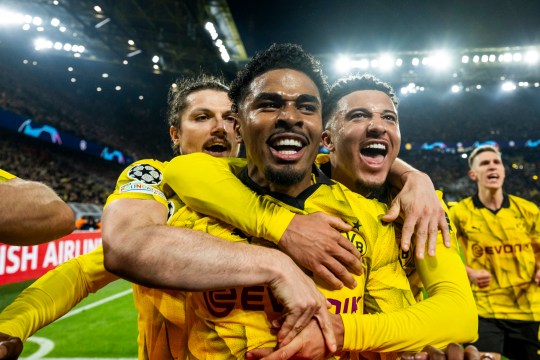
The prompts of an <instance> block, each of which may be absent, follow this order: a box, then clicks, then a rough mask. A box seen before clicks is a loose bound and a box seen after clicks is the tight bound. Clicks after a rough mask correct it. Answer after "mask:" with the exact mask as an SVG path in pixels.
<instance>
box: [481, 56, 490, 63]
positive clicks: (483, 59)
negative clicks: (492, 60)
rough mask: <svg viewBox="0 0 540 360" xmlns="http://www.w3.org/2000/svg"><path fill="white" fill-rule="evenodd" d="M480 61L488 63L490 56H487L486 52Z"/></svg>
mask: <svg viewBox="0 0 540 360" xmlns="http://www.w3.org/2000/svg"><path fill="white" fill-rule="evenodd" d="M480 61H482V62H483V63H487V62H488V61H489V56H487V55H486V54H484V55H482V58H481V59H480Z"/></svg>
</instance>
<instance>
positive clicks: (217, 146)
mask: <svg viewBox="0 0 540 360" xmlns="http://www.w3.org/2000/svg"><path fill="white" fill-rule="evenodd" d="M204 150H205V151H207V152H210V153H214V154H220V153H224V152H227V151H229V150H230V146H229V145H228V143H225V142H211V143H209V144H206V145H205V146H204Z"/></svg>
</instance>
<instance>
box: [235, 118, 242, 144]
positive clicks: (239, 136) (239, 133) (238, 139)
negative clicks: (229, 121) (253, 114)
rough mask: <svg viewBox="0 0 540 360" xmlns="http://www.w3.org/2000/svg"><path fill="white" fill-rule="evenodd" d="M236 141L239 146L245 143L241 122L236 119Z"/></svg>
mask: <svg viewBox="0 0 540 360" xmlns="http://www.w3.org/2000/svg"><path fill="white" fill-rule="evenodd" d="M234 139H235V140H236V142H238V143H239V144H243V143H244V139H243V138H242V126H241V125H240V121H239V120H238V119H234Z"/></svg>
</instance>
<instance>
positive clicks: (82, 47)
mask: <svg viewBox="0 0 540 360" xmlns="http://www.w3.org/2000/svg"><path fill="white" fill-rule="evenodd" d="M85 50H86V48H85V47H84V45H79V52H80V53H81V54H82V53H83V52H85Z"/></svg>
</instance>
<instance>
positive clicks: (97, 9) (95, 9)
mask: <svg viewBox="0 0 540 360" xmlns="http://www.w3.org/2000/svg"><path fill="white" fill-rule="evenodd" d="M94 11H95V12H97V13H100V12H101V7H100V6H99V5H96V6H94Z"/></svg>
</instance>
